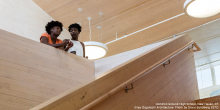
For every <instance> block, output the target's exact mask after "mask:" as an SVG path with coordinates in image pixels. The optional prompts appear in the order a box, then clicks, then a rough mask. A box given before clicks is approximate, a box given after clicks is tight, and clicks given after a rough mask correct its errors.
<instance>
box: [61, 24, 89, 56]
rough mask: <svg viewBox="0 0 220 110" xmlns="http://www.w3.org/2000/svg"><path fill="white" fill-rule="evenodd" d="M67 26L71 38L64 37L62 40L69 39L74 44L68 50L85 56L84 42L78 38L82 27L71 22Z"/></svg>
mask: <svg viewBox="0 0 220 110" xmlns="http://www.w3.org/2000/svg"><path fill="white" fill-rule="evenodd" d="M68 28H69V32H70V35H71V37H72V38H71V39H70V40H67V39H65V40H64V41H70V42H72V43H73V44H74V45H73V46H72V47H71V48H69V50H68V52H70V53H73V54H76V55H78V56H81V57H85V46H84V43H83V42H80V41H79V40H78V38H79V34H80V32H81V29H82V27H81V26H80V25H79V24H77V23H74V24H71V25H70V26H69V27H68ZM86 58H88V57H86Z"/></svg>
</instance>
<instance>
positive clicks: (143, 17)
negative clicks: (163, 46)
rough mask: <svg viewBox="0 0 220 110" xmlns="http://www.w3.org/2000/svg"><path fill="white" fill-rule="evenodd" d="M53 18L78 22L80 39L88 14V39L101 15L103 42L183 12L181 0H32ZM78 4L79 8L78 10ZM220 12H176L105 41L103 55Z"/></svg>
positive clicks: (96, 37)
mask: <svg viewBox="0 0 220 110" xmlns="http://www.w3.org/2000/svg"><path fill="white" fill-rule="evenodd" d="M33 1H34V2H35V3H36V4H37V5H39V6H40V7H41V8H42V9H43V10H44V11H45V12H47V13H48V14H49V15H50V16H51V17H53V18H54V19H55V20H58V21H61V22H62V23H63V24H64V28H66V29H68V26H69V25H70V24H72V23H76V22H79V21H80V15H81V23H82V28H83V29H82V32H81V36H82V38H81V40H82V41H88V40H89V22H88V20H87V17H92V20H91V27H92V40H93V41H99V40H100V36H101V32H100V30H98V29H97V28H96V27H97V26H98V25H100V22H101V18H100V16H99V12H103V14H104V15H103V16H102V22H103V23H102V42H103V43H107V42H110V41H112V40H115V39H116V33H117V36H118V38H120V37H123V36H124V35H125V33H126V34H130V33H133V32H135V31H138V30H140V29H143V28H145V27H148V26H150V25H153V24H155V23H158V22H161V21H163V20H166V19H168V18H171V17H173V16H176V15H179V14H181V13H183V4H184V2H185V0H33ZM78 8H82V9H83V11H82V12H81V14H79V12H78ZM219 17H220V15H217V16H214V17H211V18H206V19H195V18H190V17H188V16H186V15H182V16H179V17H177V18H174V19H172V20H170V21H167V22H165V23H162V24H159V25H157V26H155V27H152V28H149V29H147V30H144V31H141V32H139V33H137V34H134V35H131V36H129V37H127V38H124V39H121V40H118V41H116V42H113V43H111V44H108V45H107V46H108V48H109V52H108V55H107V56H111V55H114V54H117V53H121V52H125V51H128V50H131V49H136V48H139V47H142V46H145V45H147V44H149V43H152V42H155V41H158V40H161V39H163V38H166V37H169V36H171V35H174V34H177V33H179V32H183V31H185V30H188V29H191V28H194V27H196V26H199V25H202V24H204V23H207V22H209V21H212V20H215V19H217V18H219Z"/></svg>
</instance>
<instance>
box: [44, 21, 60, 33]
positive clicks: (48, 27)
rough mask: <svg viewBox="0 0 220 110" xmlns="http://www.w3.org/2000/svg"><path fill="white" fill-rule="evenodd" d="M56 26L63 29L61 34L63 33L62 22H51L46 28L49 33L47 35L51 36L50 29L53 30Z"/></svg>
mask: <svg viewBox="0 0 220 110" xmlns="http://www.w3.org/2000/svg"><path fill="white" fill-rule="evenodd" d="M54 26H59V27H60V29H61V32H62V31H63V28H62V27H63V24H62V23H61V22H59V21H53V20H52V21H51V22H48V23H47V25H46V26H45V28H46V31H47V33H48V34H49V35H50V34H51V33H50V29H51V28H53V27H54Z"/></svg>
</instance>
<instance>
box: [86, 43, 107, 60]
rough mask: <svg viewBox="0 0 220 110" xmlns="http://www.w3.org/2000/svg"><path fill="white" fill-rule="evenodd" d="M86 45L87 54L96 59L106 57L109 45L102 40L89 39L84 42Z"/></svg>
mask: <svg viewBox="0 0 220 110" xmlns="http://www.w3.org/2000/svg"><path fill="white" fill-rule="evenodd" d="M83 43H84V45H85V56H88V58H89V59H91V60H95V59H99V58H102V57H104V56H105V55H106V54H107V52H108V47H107V46H106V45H105V44H103V43H100V42H94V41H88V42H83Z"/></svg>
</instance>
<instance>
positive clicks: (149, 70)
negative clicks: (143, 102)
mask: <svg viewBox="0 0 220 110" xmlns="http://www.w3.org/2000/svg"><path fill="white" fill-rule="evenodd" d="M193 44H194V45H195V42H194V41H191V42H189V43H188V44H186V45H184V46H183V47H181V48H180V49H178V50H176V51H174V52H173V53H171V54H170V55H168V56H167V57H165V58H163V59H162V60H160V61H158V62H157V63H155V64H153V65H152V66H150V67H148V68H147V69H145V70H143V71H141V72H140V73H138V74H137V75H135V76H134V77H132V78H130V79H129V80H127V81H125V82H124V83H122V84H120V85H119V86H117V87H115V88H114V89H112V90H111V91H109V92H108V93H106V94H104V95H102V96H101V97H99V98H97V99H96V100H94V101H92V102H91V103H89V104H87V105H86V106H84V107H83V108H81V109H80V110H88V109H91V108H92V107H94V106H95V105H97V104H98V103H100V102H102V101H103V100H105V99H107V98H108V97H110V96H111V95H114V94H115V93H117V92H118V91H120V90H121V89H124V88H125V87H126V86H127V85H129V84H131V83H133V82H134V81H136V80H138V79H139V78H141V77H143V76H144V75H146V74H147V73H149V72H151V71H152V70H154V69H156V68H157V67H159V66H160V65H162V64H163V63H165V62H166V61H168V60H170V59H171V58H173V57H174V56H176V55H177V54H179V53H180V52H182V51H183V50H185V49H187V48H188V47H190V46H192V45H193ZM195 47H196V48H197V47H198V45H196V46H195ZM198 49H200V48H197V50H198ZM200 50H201V49H200Z"/></svg>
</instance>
